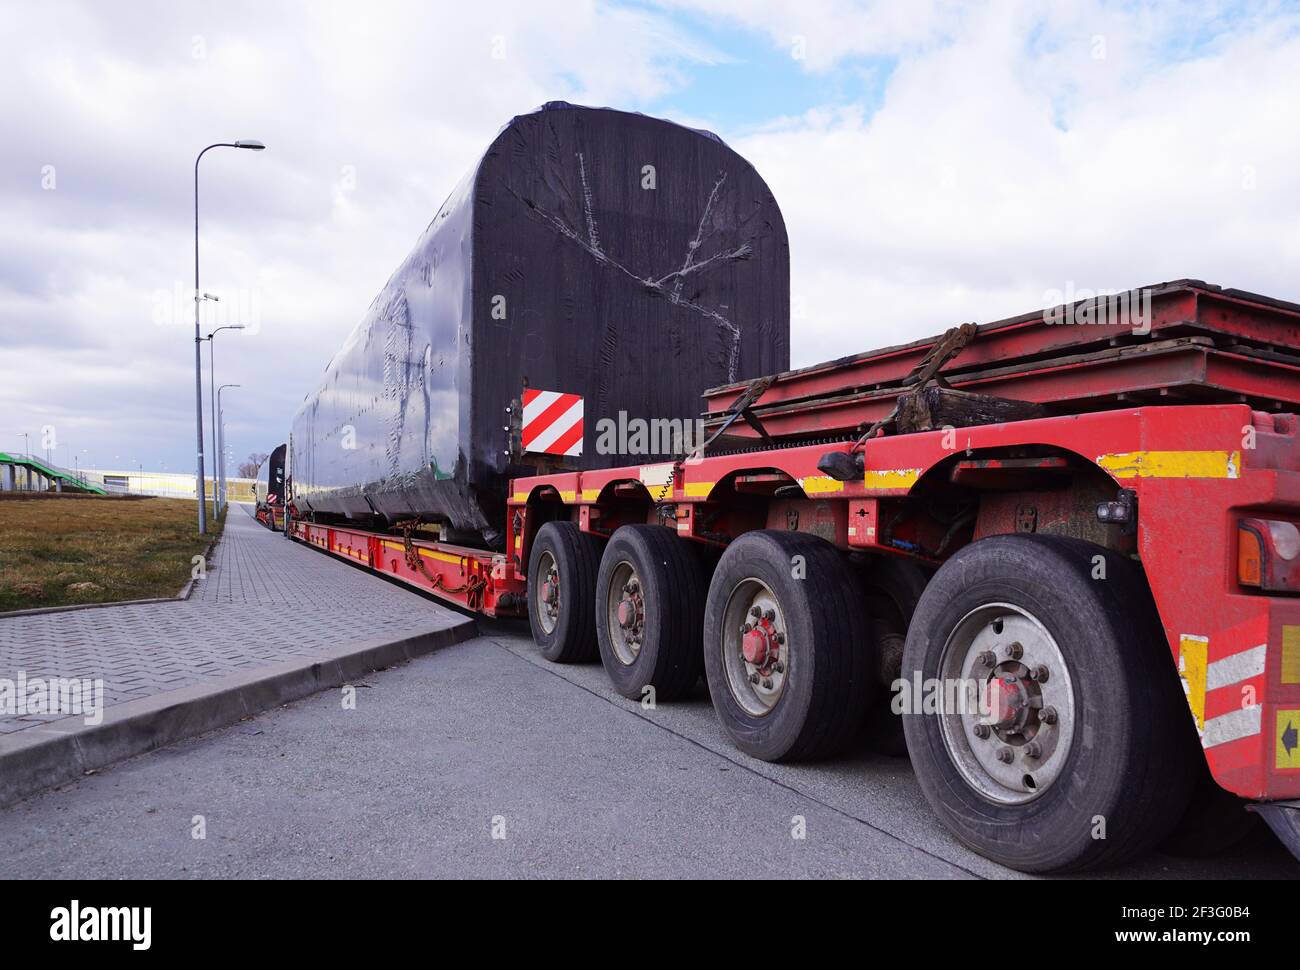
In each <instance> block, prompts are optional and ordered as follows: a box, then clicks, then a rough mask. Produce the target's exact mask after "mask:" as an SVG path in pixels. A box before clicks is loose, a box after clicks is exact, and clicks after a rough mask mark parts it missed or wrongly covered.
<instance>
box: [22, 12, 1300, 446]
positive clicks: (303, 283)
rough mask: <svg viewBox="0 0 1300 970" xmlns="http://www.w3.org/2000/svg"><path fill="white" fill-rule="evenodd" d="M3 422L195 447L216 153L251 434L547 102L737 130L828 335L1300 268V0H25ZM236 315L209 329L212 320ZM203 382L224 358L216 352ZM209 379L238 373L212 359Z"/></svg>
mask: <svg viewBox="0 0 1300 970" xmlns="http://www.w3.org/2000/svg"><path fill="white" fill-rule="evenodd" d="M0 50H3V51H4V56H3V57H0V121H3V131H4V134H5V137H4V147H3V149H2V150H0V213H3V215H2V217H0V435H3V438H0V450H8V449H16V450H21V449H22V448H23V438H22V433H23V432H27V433H28V434H30V435H31V439H30V440H31V446H32V450H33V451H38V450H39V449H40V444H41V442H40V432H41V429H42V428H43V427H46V426H49V427H52V428H54V431H55V445H56V447H55V451H54V457H55V460H56V461H57V462H59V463H60V464H65V465H69V466H70V465H72V464H73V461H74V455H75V456H76V460H77V461H78V462H79V463H80V464H81V465H82V466H88V467H101V468H103V467H118V468H121V467H133V466H134V465H135V464H142V465H143V466H144V467H145V468H146V469H161V468H164V467H165V468H167V469H172V470H189V469H192V467H193V461H194V459H193V453H194V437H193V436H194V419H193V407H194V398H193V344H192V339H191V338H192V329H191V328H192V322H191V320H192V318H191V313H192V304H191V302H190V296H191V292H192V285H193V284H192V273H193V250H192V246H193V236H192V234H193V223H192V219H193V214H192V199H191V193H192V176H193V160H194V155H195V153H196V152H197V151H198V149H200V148H202V147H203V146H204V145H206V144H209V143H210V142H214V141H226V140H233V139H239V138H257V139H261V140H262V141H264V142H265V143H266V144H267V146H268V150H267V151H265V152H261V153H254V152H242V151H234V150H229V149H225V150H217V151H213V152H210V153H209V154H208V155H207V157H206V158H205V159H204V162H203V173H202V192H203V198H202V203H203V205H202V227H203V228H202V244H203V253H202V268H203V279H202V285H203V289H204V290H207V291H209V292H212V293H215V294H217V295H219V296H220V297H221V302H220V303H217V304H215V305H213V306H215V307H216V308H217V309H218V310H219V311H220V312H221V314H227V315H231V316H226V317H223V319H222V322H225V320H227V319H235V318H238V319H242V320H243V321H245V322H247V323H249V324H250V329H249V330H247V331H245V332H243V333H233V332H226V333H223V334H221V335H220V336H219V337H218V338H217V343H218V346H217V373H218V378H219V379H220V380H221V381H222V382H234V383H239V384H240V385H242V386H241V387H240V388H238V389H236V390H233V391H228V392H227V395H228V396H227V407H226V414H227V429H228V437H229V439H230V442H231V448H232V451H233V452H234V454H235V456H236V457H237V458H239V457H242V456H245V455H247V454H248V453H249V452H250V451H254V450H257V451H266V450H269V446H271V445H272V444H274V443H276V442H278V441H280V440H283V438H284V433H285V429H287V427H288V425H289V421H290V419H291V417H292V415H293V412H294V411H295V409H296V407H297V405H298V404H299V403H300V402H301V400H302V397H303V394H304V393H305V392H306V391H307V390H309V389H310V388H311V387H313V386H314V384H315V382H316V380H317V379H318V376H319V375H320V373H321V371H322V369H323V368H324V366H325V364H326V363H327V362H328V360H329V358H330V356H331V355H332V353H333V352H334V350H335V349H336V348H337V347H338V346H339V345H340V344H341V343H342V341H343V339H344V337H345V336H346V335H347V333H348V332H349V331H350V330H351V328H352V327H353V325H354V324H355V323H356V321H357V320H358V319H359V318H360V316H361V315H362V313H363V312H364V311H365V309H366V307H367V306H368V305H369V303H370V301H371V299H372V298H373V297H374V295H375V293H376V292H378V290H379V289H380V287H381V286H382V285H383V283H384V282H385V280H386V279H387V278H388V276H389V274H390V273H391V271H392V270H393V269H394V268H395V267H396V266H397V264H398V263H399V262H400V260H401V259H402V257H403V256H404V255H405V254H406V253H407V252H408V250H409V249H410V248H411V246H412V244H413V243H414V242H415V240H416V238H417V237H418V236H419V234H420V232H421V231H422V230H423V229H424V227H425V226H426V225H427V223H428V222H429V220H430V219H431V218H432V217H433V215H434V213H435V212H436V210H437V207H438V206H439V204H440V203H441V202H442V200H443V199H444V197H445V196H446V195H447V193H448V192H449V191H450V190H451V188H452V187H453V186H454V185H455V183H456V182H457V181H458V179H459V178H460V177H461V176H462V175H463V174H464V173H465V172H466V171H467V170H468V169H469V167H470V166H471V165H472V164H473V163H474V161H475V159H476V158H477V156H478V155H479V154H480V153H481V152H482V151H483V149H484V148H485V147H486V146H487V144H488V143H489V142H490V140H491V139H492V138H493V136H494V135H495V133H496V131H497V130H498V129H499V128H500V127H501V125H502V124H504V123H505V122H506V121H507V120H508V119H509V118H510V117H511V116H512V115H514V114H517V113H520V112H523V111H527V110H529V109H531V108H532V107H534V106H536V105H538V104H540V103H542V102H544V101H548V100H568V101H574V102H578V103H585V104H601V105H611V106H614V107H619V108H625V109H629V110H636V111H643V112H647V113H651V114H655V115H659V116H663V117H667V118H671V119H674V120H677V121H681V122H684V123H687V124H691V125H695V126H700V127H706V128H709V129H711V130H713V131H716V132H717V133H718V134H720V135H721V136H722V137H723V138H724V139H725V140H727V141H728V142H729V143H730V144H731V145H732V146H733V147H734V148H736V149H737V150H738V151H739V152H740V153H741V154H742V155H745V156H746V157H747V158H749V159H750V160H751V161H752V162H753V163H754V164H755V166H756V167H757V168H758V170H759V172H760V173H762V174H763V176H764V177H765V178H766V179H767V181H768V184H769V185H770V186H771V187H772V189H773V191H774V193H775V194H776V197H777V199H778V201H779V203H780V205H781V208H782V210H783V212H784V214H785V218H786V223H787V227H788V230H789V234H790V247H791V262H792V266H791V270H792V296H793V300H792V303H793V316H794V319H793V321H792V328H793V335H792V341H791V345H792V354H793V362H794V363H795V364H796V365H800V364H807V363H812V362H814V361H817V360H821V359H826V358H829V357H833V356H838V355H842V354H846V353H851V352H854V351H859V350H865V349H868V348H870V347H872V346H875V345H879V344H886V343H897V342H900V341H904V340H908V339H914V338H916V337H921V336H925V335H927V334H929V333H934V332H937V331H941V330H942V329H944V328H946V327H948V326H950V325H952V324H954V323H958V322H962V321H965V320H977V321H987V320H993V319H997V318H999V317H1003V316H1008V315H1011V314H1015V313H1019V312H1023V311H1026V310H1030V309H1034V308H1037V307H1040V306H1042V305H1044V303H1046V302H1048V300H1047V298H1046V294H1048V293H1050V292H1051V291H1061V290H1064V289H1066V288H1068V287H1070V286H1074V287H1076V288H1093V289H1095V288H1105V289H1124V288H1129V287H1132V286H1137V285H1141V284H1144V283H1151V282H1157V281H1161V280H1167V279H1176V278H1180V277H1196V278H1200V279H1205V280H1209V281H1211V282H1217V283H1221V284H1224V285H1231V286H1237V287H1241V288H1245V289H1251V290H1256V291H1261V292H1264V293H1267V294H1270V295H1273V296H1278V297H1282V298H1286V299H1291V300H1300V5H1297V4H1296V3H1241V4H1221V3H1198V2H1189V3H1170V4H1163V3H1124V4H1117V3H1106V2H1095V0H1080V2H1052V3H1028V2H1024V3H1021V2H1014V0H1008V2H993V3H987V4H982V3H980V4H977V3H962V4H957V3H945V2H941V0H929V2H926V0H896V2H877V3H870V2H863V3H853V2H848V0H801V2H800V3H797V4H796V3H790V2H788V0H662V2H654V0H651V2H626V3H594V2H580V0H564V2H558V3H544V2H538V0H528V2H520V3H497V2H492V0H484V2H481V3H474V4H466V3H460V2H449V3H445V4H441V3H436V2H433V3H431V2H428V0H425V2H410V3H404V2H385V0H370V2H366V3H361V2H353V3H327V2H320V0H313V2H310V3H309V2H302V3H288V2H285V3H270V4H268V3H239V2H212V0H208V2H195V3H188V2H175V0H168V2H158V3H149V2H132V0H115V2H95V3H92V2H85V3H79V4H78V3H60V2H56V0H32V2H25V0H8V2H6V4H5V5H4V11H3V15H0ZM205 332H206V331H205ZM205 380H206V377H205ZM205 394H206V384H205Z"/></svg>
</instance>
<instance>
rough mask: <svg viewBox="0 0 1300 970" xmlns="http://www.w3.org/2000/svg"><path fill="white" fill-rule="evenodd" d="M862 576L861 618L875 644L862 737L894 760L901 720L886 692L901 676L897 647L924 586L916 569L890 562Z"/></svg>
mask: <svg viewBox="0 0 1300 970" xmlns="http://www.w3.org/2000/svg"><path fill="white" fill-rule="evenodd" d="M872 560H873V561H872V562H871V563H870V565H869V566H868V567H867V569H866V570H865V571H864V573H863V577H862V582H863V587H864V589H865V590H866V597H867V612H868V613H869V614H870V616H871V629H872V633H873V634H874V636H875V639H876V660H877V662H878V663H879V668H878V671H877V676H876V684H875V685H873V686H872V688H871V690H872V700H873V702H874V703H872V704H871V705H870V713H869V714H868V715H867V725H866V730H867V737H868V739H869V743H870V745H871V747H872V749H873V750H875V751H878V752H880V753H881V754H887V755H890V756H891V757H895V758H904V757H906V756H907V740H906V738H904V737H903V718H902V717H901V716H900V715H899V714H897V713H895V712H894V710H893V707H892V706H891V703H890V702H891V700H892V688H893V685H894V683H895V681H897V680H898V679H899V678H901V677H902V676H903V647H904V645H905V643H906V641H907V628H908V626H910V625H911V622H912V614H913V613H915V612H916V604H917V603H918V602H920V600H921V594H922V593H923V592H925V584H926V583H927V582H929V576H928V575H927V574H926V571H925V570H924V569H922V568H921V567H920V566H918V565H917V564H916V563H914V562H911V561H909V560H906V559H898V558H895V557H893V556H873V557H872Z"/></svg>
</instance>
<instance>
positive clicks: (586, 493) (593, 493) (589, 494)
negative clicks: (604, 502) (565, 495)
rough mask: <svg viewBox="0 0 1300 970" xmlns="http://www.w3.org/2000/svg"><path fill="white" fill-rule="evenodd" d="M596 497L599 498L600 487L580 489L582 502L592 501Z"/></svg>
mask: <svg viewBox="0 0 1300 970" xmlns="http://www.w3.org/2000/svg"><path fill="white" fill-rule="evenodd" d="M598 498H600V489H598V488H584V489H583V490H582V500H583V501H584V502H594V501H596V499H598Z"/></svg>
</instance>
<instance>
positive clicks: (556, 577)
mask: <svg viewBox="0 0 1300 970" xmlns="http://www.w3.org/2000/svg"><path fill="white" fill-rule="evenodd" d="M538 575H539V577H540V578H541V584H540V585H539V586H538V587H537V618H538V620H540V621H541V624H542V629H543V630H545V631H546V632H547V633H552V632H554V630H555V627H556V624H558V623H559V621H560V567H559V564H558V563H556V561H555V557H554V556H553V555H551V553H550V552H549V551H548V552H544V553H542V557H541V559H540V560H539V561H538Z"/></svg>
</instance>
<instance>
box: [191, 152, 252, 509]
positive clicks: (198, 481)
mask: <svg viewBox="0 0 1300 970" xmlns="http://www.w3.org/2000/svg"><path fill="white" fill-rule="evenodd" d="M265 147H266V146H265V145H263V144H262V143H261V142H260V141H255V140H254V139H251V138H247V139H241V140H240V141H219V142H216V143H215V144H212V145H209V146H208V147H207V148H205V149H203V151H201V152H199V154H198V155H197V156H196V157H195V159H194V427H195V432H196V435H195V440H196V442H197V443H198V449H199V450H198V464H197V472H196V474H195V476H194V487H195V489H196V491H195V495H196V496H197V498H198V500H199V503H198V504H199V534H200V535H203V534H205V533H206V532H207V531H208V517H207V505H206V502H207V496H206V495H204V489H203V344H202V340H203V337H202V336H201V335H200V334H199V303H200V301H201V300H202V299H203V295H202V291H201V290H200V289H199V162H201V161H203V156H204V155H206V154H207V153H208V152H210V151H211V150H212V149H214V148H247V149H250V150H252V151H255V152H260V151H261V150H262V149H264V148H265Z"/></svg>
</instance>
